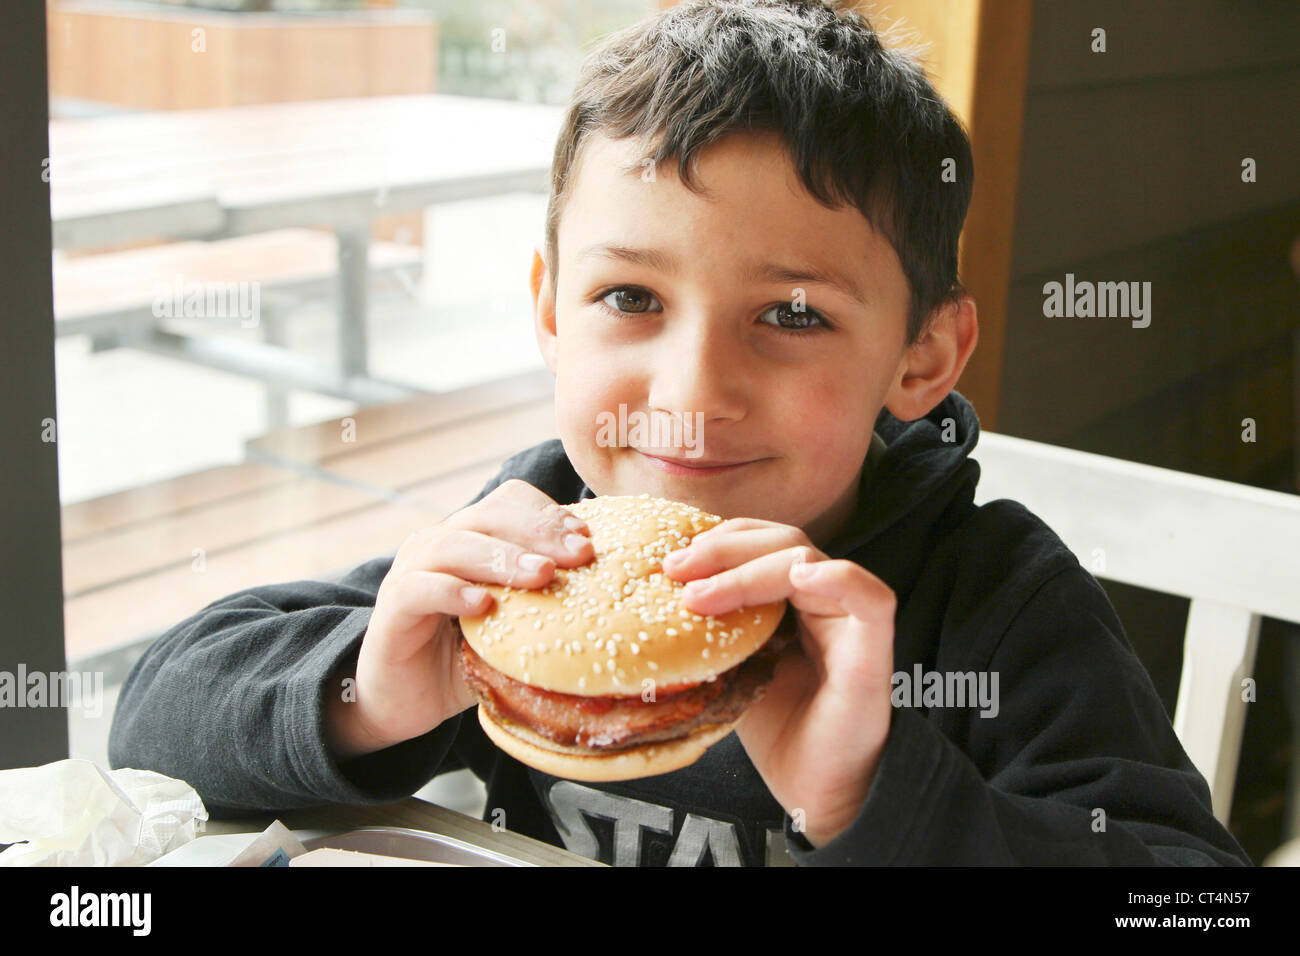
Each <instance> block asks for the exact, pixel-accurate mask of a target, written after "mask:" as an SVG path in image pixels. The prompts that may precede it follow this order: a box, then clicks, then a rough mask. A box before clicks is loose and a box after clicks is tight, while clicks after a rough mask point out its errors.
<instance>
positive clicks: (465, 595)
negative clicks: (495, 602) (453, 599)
mask: <svg viewBox="0 0 1300 956" xmlns="http://www.w3.org/2000/svg"><path fill="white" fill-rule="evenodd" d="M485 594H487V589H486V588H472V587H465V588H461V589H460V596H461V598H462V599H463V600H464V601H465V603H466V604H467V605H469V606H470V607H473V606H474V605H475V604H477V603H478V602H479V601H481V600H483V595H485Z"/></svg>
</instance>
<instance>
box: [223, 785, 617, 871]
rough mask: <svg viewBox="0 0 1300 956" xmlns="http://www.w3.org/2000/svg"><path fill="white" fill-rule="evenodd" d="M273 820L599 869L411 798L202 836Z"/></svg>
mask: <svg viewBox="0 0 1300 956" xmlns="http://www.w3.org/2000/svg"><path fill="white" fill-rule="evenodd" d="M276 819H278V820H279V821H280V822H281V823H283V824H284V825H285V826H286V827H288V828H289V829H290V830H295V831H303V830H306V831H310V833H311V835H312V836H317V835H325V834H334V833H344V832H347V831H348V830H355V829H358V828H360V827H376V826H387V827H408V828H410V829H413V830H426V831H428V832H430V833H440V834H442V835H444V836H449V837H455V838H456V839H458V840H463V841H465V842H466V843H472V844H474V845H475V846H481V847H484V848H486V849H489V850H496V851H497V852H500V853H505V854H507V855H509V856H513V857H516V858H518V859H521V860H524V861H526V862H528V863H534V864H536V865H538V866H604V865H605V864H604V863H601V862H599V861H598V860H590V859H588V858H587V857H585V856H579V855H578V854H576V853H570V852H569V851H568V850H564V849H561V848H560V847H555V846H551V845H550V844H549V843H543V842H541V841H540V840H534V839H532V838H531V837H526V836H523V835H522V834H519V833H512V832H510V831H509V830H502V831H495V830H493V829H492V826H491V824H488V823H484V822H483V821H482V820H475V819H474V818H472V817H468V816H466V815H465V814H463V813H457V812H456V811H455V810H448V809H446V808H445V807H439V806H436V805H434V804H432V803H426V802H425V801H423V800H420V799H418V798H416V797H408V798H407V799H405V800H402V801H400V802H398V803H390V804H385V805H382V806H356V807H350V806H330V807H317V808H313V809H309V810H289V811H285V812H283V813H280V814H260V815H256V816H249V817H241V818H239V819H237V820H215V821H208V824H207V826H206V827H205V828H204V830H203V834H202V835H203V836H208V835H211V834H218V833H261V832H262V831H263V830H265V829H266V828H267V827H268V826H270V825H271V823H272V822H273V821H275V820H276Z"/></svg>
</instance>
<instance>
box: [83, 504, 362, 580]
mask: <svg viewBox="0 0 1300 956" xmlns="http://www.w3.org/2000/svg"><path fill="white" fill-rule="evenodd" d="M375 503H376V497H375V495H373V494H368V493H365V492H362V491H358V490H356V489H354V488H349V487H346V486H343V485H339V484H334V483H333V482H329V481H322V480H321V479H318V478H298V479H296V480H294V481H292V482H288V483H279V484H276V485H272V486H270V487H267V488H262V489H258V490H257V491H254V492H249V493H246V494H241V495H239V496H237V497H226V498H224V499H222V500H219V501H214V502H211V503H209V504H206V505H204V506H202V507H199V508H194V509H190V510H187V511H184V512H181V513H178V514H172V515H169V516H168V517H167V519H166V520H165V521H150V522H145V523H136V524H133V525H131V526H129V527H126V528H123V529H121V530H119V531H118V532H116V533H112V534H97V535H94V536H93V537H90V538H84V539H82V540H81V541H77V542H73V543H70V544H68V545H66V546H65V547H64V549H63V591H64V594H65V595H66V596H68V597H69V598H75V597H77V596H79V595H81V594H84V593H86V592H88V591H90V590H93V589H95V588H103V587H106V586H109V585H112V584H114V583H115V582H121V581H124V580H127V579H130V578H132V577H136V576H137V575H143V574H152V573H157V572H160V571H163V570H166V569H169V568H170V569H177V568H179V569H184V570H186V571H189V570H190V568H191V565H192V564H193V562H194V560H195V555H194V550H195V549H196V548H197V549H201V550H202V552H203V559H204V562H206V561H207V556H208V555H219V554H221V553H223V552H226V551H229V550H231V549H232V548H235V547H239V546H241V545H248V544H251V543H254V542H256V541H257V540H259V539H262V538H266V537H269V536H272V535H275V534H279V533H281V532H284V531H286V530H290V529H294V528H301V527H310V526H312V525H315V524H319V523H321V522H322V521H325V520H326V519H329V518H334V517H338V516H342V515H344V514H347V513H348V512H352V511H357V510H360V509H365V508H371V507H373V506H374V505H375Z"/></svg>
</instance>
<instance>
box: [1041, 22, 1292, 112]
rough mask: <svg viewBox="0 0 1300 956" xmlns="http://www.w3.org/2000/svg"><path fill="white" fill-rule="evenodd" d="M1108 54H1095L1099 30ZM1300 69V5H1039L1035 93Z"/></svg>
mask: <svg viewBox="0 0 1300 956" xmlns="http://www.w3.org/2000/svg"><path fill="white" fill-rule="evenodd" d="M1094 27H1102V28H1104V29H1105V30H1106V52H1105V53H1093V52H1092V30H1093V28H1094ZM1297 63H1300V5H1297V4H1294V3H1268V2H1265V3H1240V2H1236V0H1198V2H1196V3H1187V2H1186V0H1143V2H1142V3H1133V2H1132V0H1088V2H1087V3H1060V2H1056V0H1048V2H1041V0H1040V2H1039V3H1036V4H1035V5H1034V41H1033V48H1032V50H1031V53H1030V59H1029V64H1030V66H1029V76H1030V80H1029V89H1030V90H1031V91H1032V90H1041V89H1048V88H1053V87H1061V86H1087V85H1091V84H1096V83H1116V82H1131V81H1135V80H1140V81H1150V80H1156V79H1169V78H1171V77H1177V76H1188V75H1192V74H1197V73H1226V72H1229V71H1233V70H1250V71H1258V70H1265V69H1270V68H1276V67H1278V66H1286V65H1295V64H1297Z"/></svg>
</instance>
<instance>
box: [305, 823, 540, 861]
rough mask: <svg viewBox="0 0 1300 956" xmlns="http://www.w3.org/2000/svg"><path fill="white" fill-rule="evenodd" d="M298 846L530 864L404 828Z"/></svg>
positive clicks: (344, 835)
mask: <svg viewBox="0 0 1300 956" xmlns="http://www.w3.org/2000/svg"><path fill="white" fill-rule="evenodd" d="M302 845H303V846H304V847H305V848H306V849H308V850H319V849H320V848H322V847H330V848H332V849H335V850H358V851H360V852H362V853H379V854H382V855H383V856H396V857H401V858H403V859H407V860H428V861H430V862H432V863H455V864H459V865H461V866H533V865H534V864H532V863H528V862H525V861H524V860H519V859H516V858H515V857H512V856H507V855H505V854H504V853H497V852H496V851H494V850H485V849H484V848H482V847H478V846H474V845H473V844H472V843H466V842H464V841H463V840H457V839H455V838H454V837H448V836H442V835H441V834H438V833H428V832H426V831H424V830H411V829H408V828H406V827H361V828H360V829H357V830H350V831H348V832H347V833H335V834H333V835H331V836H321V837H313V838H312V839H310V840H303V841H302Z"/></svg>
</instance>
